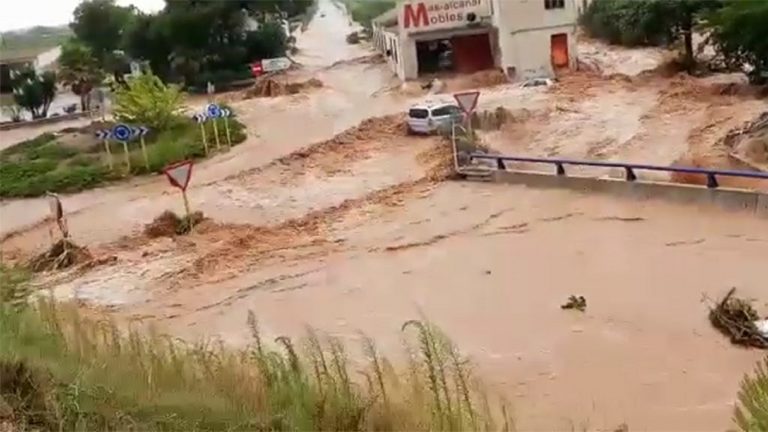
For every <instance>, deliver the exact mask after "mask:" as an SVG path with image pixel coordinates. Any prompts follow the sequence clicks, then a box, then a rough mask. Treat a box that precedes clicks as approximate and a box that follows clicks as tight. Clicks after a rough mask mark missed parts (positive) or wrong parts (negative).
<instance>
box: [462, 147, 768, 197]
mask: <svg viewBox="0 0 768 432" xmlns="http://www.w3.org/2000/svg"><path fill="white" fill-rule="evenodd" d="M469 157H470V160H473V159H485V160H495V161H496V168H498V169H500V170H506V169H507V166H506V164H504V161H510V162H531V163H542V164H550V165H555V168H556V174H557V175H559V176H564V175H566V173H565V165H576V166H592V167H603V168H622V169H624V172H625V173H626V175H625V177H624V178H625V180H627V181H635V180H637V176H636V175H635V170H645V171H665V172H679V173H688V174H702V175H705V176H707V187H708V188H712V189H714V188H717V187H719V186H720V184H719V183H718V181H717V176H724V177H742V178H755V179H761V180H766V181H768V173H764V172H756V171H735V170H717V169H707V168H686V167H674V166H661V165H644V164H635V163H626V162H604V161H586V160H574V159H548V158H535V157H520V156H504V155H489V154H484V153H472V154H470V155H469Z"/></svg>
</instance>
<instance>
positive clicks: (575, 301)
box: [560, 295, 587, 312]
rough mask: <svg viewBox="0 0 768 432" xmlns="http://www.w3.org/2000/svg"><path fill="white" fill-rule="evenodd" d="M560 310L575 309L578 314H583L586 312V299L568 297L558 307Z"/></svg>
mask: <svg viewBox="0 0 768 432" xmlns="http://www.w3.org/2000/svg"><path fill="white" fill-rule="evenodd" d="M560 309H576V310H578V311H580V312H584V311H585V310H587V299H585V298H584V296H578V297H576V296H574V295H572V296H570V297H568V301H567V302H566V303H565V304H564V305H561V306H560Z"/></svg>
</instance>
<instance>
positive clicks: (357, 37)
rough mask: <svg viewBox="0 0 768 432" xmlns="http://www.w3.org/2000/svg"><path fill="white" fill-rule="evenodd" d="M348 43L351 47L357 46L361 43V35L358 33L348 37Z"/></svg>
mask: <svg viewBox="0 0 768 432" xmlns="http://www.w3.org/2000/svg"><path fill="white" fill-rule="evenodd" d="M346 39H347V43H348V44H350V45H357V44H359V43H360V34H359V33H358V32H352V33H350V34H348V35H347V38H346Z"/></svg>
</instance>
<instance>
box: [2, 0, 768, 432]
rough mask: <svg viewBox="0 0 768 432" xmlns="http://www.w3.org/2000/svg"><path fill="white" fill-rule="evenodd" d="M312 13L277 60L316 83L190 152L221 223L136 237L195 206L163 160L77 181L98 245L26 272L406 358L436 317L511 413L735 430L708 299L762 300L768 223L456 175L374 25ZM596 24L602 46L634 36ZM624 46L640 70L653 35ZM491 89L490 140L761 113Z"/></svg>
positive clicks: (661, 89)
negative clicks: (369, 37)
mask: <svg viewBox="0 0 768 432" xmlns="http://www.w3.org/2000/svg"><path fill="white" fill-rule="evenodd" d="M319 10H320V12H321V13H322V14H324V15H325V16H324V17H322V18H321V17H320V16H319V15H318V16H317V17H316V18H315V19H314V20H313V21H312V22H311V23H310V25H309V27H308V29H307V30H306V31H305V32H304V33H303V34H302V35H300V36H299V38H298V39H299V40H298V46H299V47H300V48H301V52H300V53H299V54H298V55H297V56H296V60H297V61H300V62H301V64H302V67H300V68H298V69H297V70H295V71H292V72H290V74H289V75H290V76H289V77H288V78H290V79H295V80H306V79H308V78H316V79H319V80H320V81H322V82H323V87H321V88H317V89H313V90H312V91H311V92H308V93H300V94H295V95H287V96H279V97H274V98H256V99H248V100H236V101H235V102H232V106H233V107H234V108H235V110H236V112H237V114H238V115H239V117H240V119H241V121H243V122H244V123H245V124H246V126H247V128H248V132H249V137H248V140H247V141H246V142H245V143H243V144H241V145H239V146H237V147H235V148H233V149H232V150H231V151H229V152H225V153H223V154H219V155H217V156H214V157H213V158H211V159H209V160H206V161H202V162H200V163H198V164H197V166H196V167H195V171H194V174H193V179H192V183H191V186H190V191H189V197H190V201H191V203H192V205H193V207H194V209H195V210H201V211H203V212H204V213H205V214H206V216H208V217H210V218H211V220H210V221H207V222H203V223H202V224H201V225H200V226H198V227H196V228H195V230H194V231H193V232H192V233H191V234H189V235H187V236H184V237H178V238H154V239H150V238H147V237H145V236H144V235H143V234H142V229H143V227H144V224H146V223H148V222H150V221H151V220H152V219H153V218H154V217H156V216H157V215H159V214H160V213H162V212H163V211H165V210H168V209H171V210H175V211H177V212H180V211H181V209H182V202H181V200H180V197H179V196H178V194H177V193H176V192H175V191H174V190H172V189H171V188H170V187H169V186H168V185H167V182H166V180H165V179H164V178H162V177H159V176H158V177H152V178H142V179H137V180H134V181H132V182H131V183H127V184H117V185H114V186H110V187H107V188H101V189H97V190H92V191H86V192H82V193H78V194H74V195H68V196H64V197H62V202H63V205H64V208H65V211H66V212H67V218H68V222H69V228H70V231H71V232H72V235H73V237H74V240H75V241H76V242H78V243H79V244H82V245H85V246H87V247H88V248H89V250H90V251H91V252H92V253H93V254H94V255H95V256H96V258H97V259H100V260H101V261H99V264H98V265H95V266H94V267H92V268H86V269H82V270H75V271H69V272H59V273H49V274H45V275H42V276H40V277H39V278H38V279H37V281H36V282H38V283H40V284H41V285H43V286H45V287H49V288H51V289H52V290H53V293H54V294H55V295H56V296H58V297H59V298H61V299H72V298H77V299H80V300H83V301H85V302H87V303H89V304H93V305H99V306H105V307H107V309H108V310H110V311H111V313H113V314H114V315H115V316H116V317H118V318H123V319H141V320H143V321H144V322H147V323H151V324H156V325H158V326H159V327H160V328H161V329H163V330H165V331H168V332H169V333H171V334H174V335H177V336H180V337H184V338H187V339H190V340H194V339H197V338H208V337H215V338H220V339H222V340H223V341H225V342H227V343H230V344H232V345H236V346H237V345H243V344H246V343H249V342H250V340H249V331H248V329H247V327H246V325H245V322H246V316H247V312H248V311H249V310H252V311H254V312H255V313H256V315H257V316H258V318H259V321H260V326H261V327H262V328H263V331H264V332H265V333H266V334H267V335H269V336H273V337H274V336H279V335H288V336H293V337H295V336H299V335H301V334H302V333H303V332H304V328H305V326H307V325H309V326H312V327H315V328H317V329H319V330H320V331H324V332H328V333H332V334H335V335H337V336H340V337H342V338H344V339H347V340H348V342H350V343H351V344H352V345H354V344H355V343H356V342H357V341H359V339H360V336H359V332H360V331H362V332H365V333H366V334H367V335H369V336H371V337H373V338H375V339H376V341H377V343H378V344H379V346H380V348H381V349H382V350H383V351H385V352H387V353H389V354H392V355H395V356H396V355H397V354H398V353H400V352H401V346H400V345H401V333H400V326H401V325H402V324H403V322H404V321H406V320H409V319H413V318H419V317H420V316H424V317H427V318H429V319H431V320H432V321H434V322H435V323H436V324H437V325H438V326H440V327H441V328H442V329H443V330H444V331H445V332H446V333H447V334H448V335H450V336H451V337H452V338H453V339H454V341H455V342H456V344H457V345H458V346H459V347H460V348H461V349H462V350H463V351H465V352H466V353H467V354H469V355H470V356H471V357H472V358H473V360H474V367H475V368H476V370H477V372H478V373H479V374H480V375H481V376H482V377H483V378H484V380H485V381H486V382H487V383H488V384H489V385H490V386H491V389H492V390H495V391H498V392H500V393H502V394H504V395H506V396H507V397H508V398H509V399H510V400H512V401H513V403H514V409H515V419H516V421H517V425H518V427H519V429H520V430H573V429H575V430H581V429H582V428H584V429H586V430H608V429H610V430H612V429H613V428H615V427H616V426H617V425H619V424H621V423H627V424H628V425H629V426H630V428H631V430H676V431H677V430H680V431H683V430H685V431H700V430H708V431H709V430H717V431H721V430H725V429H727V428H729V427H730V426H731V420H730V418H731V412H732V407H733V404H734V400H735V395H736V392H737V388H738V383H739V380H740V379H741V377H742V375H743V374H744V373H746V372H749V371H750V370H751V369H752V367H753V365H754V364H755V362H756V361H757V360H758V359H760V357H761V355H762V354H761V353H760V352H758V351H750V350H743V349H738V348H735V347H733V346H731V345H730V344H729V342H728V341H727V340H726V339H725V338H723V337H722V336H721V335H719V334H718V333H716V332H715V331H714V330H713V329H712V328H711V326H710V324H709V322H708V320H707V312H708V303H707V301H706V299H707V298H717V297H720V296H721V295H723V294H724V293H725V292H727V291H728V289H730V288H731V287H734V286H735V287H737V289H738V290H739V292H740V295H742V296H744V297H754V298H758V299H760V300H761V301H762V303H759V304H757V305H756V306H757V307H758V308H759V309H762V310H761V312H764V306H765V304H764V302H765V301H766V298H765V286H766V283H767V282H768V279H766V270H765V269H766V259H768V220H765V219H757V218H754V217H753V216H750V215H748V214H744V213H728V212H725V211H720V210H713V209H709V208H696V207H690V206H689V207H684V206H679V205H673V204H667V203H662V202H657V201H645V202H633V201H627V200H621V199H616V198H612V197H609V196H601V195H596V196H592V195H582V194H577V193H575V192H569V191H561V190H537V189H532V188H527V187H524V186H511V185H500V184H491V183H470V182H456V181H447V180H445V178H444V176H442V175H441V174H444V171H443V168H444V167H445V166H446V163H448V164H450V154H449V153H448V152H447V150H448V147H447V145H446V143H445V142H444V141H443V140H441V139H440V138H438V137H415V136H409V135H406V134H405V133H404V128H403V127H402V126H403V116H402V112H403V111H404V108H406V107H407V106H408V105H409V104H410V103H413V102H414V101H416V100H418V99H419V97H409V96H407V95H406V94H404V92H403V91H398V90H397V88H398V87H397V86H394V87H393V85H392V83H393V77H392V74H391V72H390V71H389V70H388V69H387V66H386V65H384V64H381V63H380V62H376V61H375V60H373V59H371V57H370V54H371V51H370V49H369V48H367V47H366V46H365V45H348V44H346V42H345V40H344V39H345V35H347V34H348V33H349V32H350V31H352V29H354V28H355V26H353V25H352V24H351V23H350V21H349V18H348V17H347V16H346V15H345V13H344V11H343V10H342V9H340V8H339V7H337V6H336V3H335V2H333V1H331V0H321V1H320V2H319ZM589 44H590V45H589V48H590V50H591V51H589V53H590V55H592V56H593V57H595V56H596V57H597V58H598V60H600V61H601V62H603V63H605V62H611V61H614V60H615V58H618V59H623V58H625V56H635V53H633V52H629V51H621V52H616V53H613V54H612V53H611V52H602V51H601V48H600V47H599V45H596V43H595V42H589ZM633 58H637V59H640V60H642V61H638V62H636V63H637V64H633V65H630V66H632V67H631V68H630V69H632V70H631V71H629V72H634V73H638V72H639V71H641V70H646V69H649V68H651V69H652V67H651V66H652V63H653V62H654V61H655V60H654V58H656V54H654V52H652V53H651V55H650V56H649V57H643V55H642V54H640V55H638V57H633ZM612 59H614V60H612ZM646 60H647V61H646ZM615 61H620V60H615ZM430 97H433V98H436V97H440V96H430ZM448 97H450V96H448ZM498 106H502V107H504V108H506V109H507V110H509V111H510V112H511V113H512V114H513V119H512V120H511V121H510V122H509V123H508V124H505V125H503V126H502V127H501V129H500V130H498V131H485V132H483V138H484V139H485V143H486V144H488V145H489V146H491V147H492V148H495V149H497V150H499V151H502V152H509V153H519V154H531V155H537V156H540V155H546V156H554V155H563V156H569V157H580V158H590V159H620V160H626V159H629V160H633V161H636V162H646V163H657V164H670V163H674V162H675V161H676V160H678V159H679V158H680V157H682V156H683V155H689V154H693V155H703V156H706V157H707V158H709V157H711V159H707V160H711V161H712V162H713V163H714V164H716V165H717V164H721V163H722V164H725V163H727V158H725V157H724V156H723V155H724V154H725V150H724V149H723V148H721V147H719V146H720V144H719V143H720V138H722V136H723V134H725V133H726V132H727V131H729V130H731V129H733V128H734V127H738V126H739V125H740V124H742V123H743V122H744V121H746V120H749V119H751V118H753V117H754V116H755V115H756V114H758V113H759V112H761V111H764V110H765V109H766V104H765V101H761V100H758V99H755V98H753V97H749V96H744V95H738V94H724V95H721V94H719V93H717V92H714V93H713V92H712V91H711V89H710V88H709V87H707V85H705V84H703V83H702V82H701V81H699V80H696V79H691V78H680V77H677V78H674V79H667V78H662V77H656V76H652V75H651V76H646V77H641V78H639V79H637V80H632V79H628V78H626V77H625V78H615V77H613V78H612V77H602V76H597V75H591V74H574V75H573V76H567V77H563V79H562V80H561V81H560V82H559V83H558V84H557V85H555V86H553V87H552V88H549V89H547V88H520V87H519V86H515V85H501V86H497V87H494V88H490V89H484V90H483V94H482V96H481V100H480V109H482V110H494V109H495V108H496V107H498ZM20 137H21V135H18V134H17V135H8V134H5V133H3V135H2V139H3V142H4V143H5V141H6V140H7V139H17V138H20ZM604 174H609V175H610V174H611V173H610V172H609V173H596V175H604ZM747 186H748V187H752V186H753V185H747ZM48 211H49V210H48V205H47V203H46V201H45V200H43V199H27V200H7V201H3V202H2V203H0V236H2V238H3V240H2V244H1V245H0V246H2V252H3V254H4V257H5V256H8V257H11V258H15V259H23V258H25V257H29V256H32V255H34V254H35V253H37V252H39V250H40V249H42V248H44V247H46V245H48V244H49V242H50V238H49V228H50V227H49V226H48V225H47V224H46V223H45V222H44V221H43V218H44V217H45V216H46V215H47V213H48ZM570 295H582V296H584V297H585V298H586V299H587V304H588V305H587V310H586V312H585V313H580V312H572V311H564V310H562V309H561V308H560V305H561V304H563V303H564V302H565V301H566V300H567V298H568V297H569V296H570ZM395 358H396V357H395Z"/></svg>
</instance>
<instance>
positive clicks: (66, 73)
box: [59, 40, 104, 111]
mask: <svg viewBox="0 0 768 432" xmlns="http://www.w3.org/2000/svg"><path fill="white" fill-rule="evenodd" d="M103 78H104V71H103V70H102V69H101V68H100V67H99V63H98V61H97V60H96V58H95V57H94V56H93V54H92V53H91V50H90V48H88V47H87V46H85V45H84V44H82V43H80V42H79V41H77V40H73V41H69V42H68V43H66V44H65V45H64V46H63V47H62V49H61V56H60V57H59V80H60V81H61V82H62V83H63V84H64V85H67V86H70V88H71V89H72V93H74V94H76V95H78V96H80V107H81V109H82V110H83V111H88V110H90V108H91V98H90V94H91V90H93V88H94V87H95V86H97V85H98V84H99V83H100V82H101V81H102V80H103Z"/></svg>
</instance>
